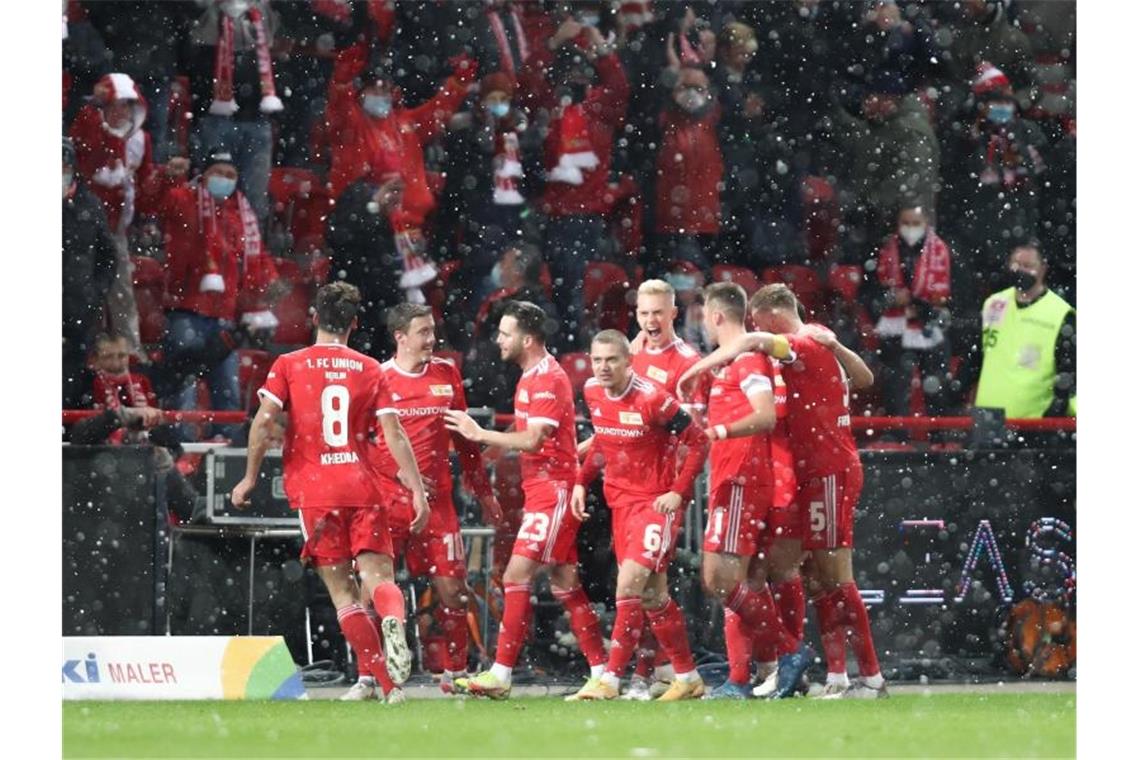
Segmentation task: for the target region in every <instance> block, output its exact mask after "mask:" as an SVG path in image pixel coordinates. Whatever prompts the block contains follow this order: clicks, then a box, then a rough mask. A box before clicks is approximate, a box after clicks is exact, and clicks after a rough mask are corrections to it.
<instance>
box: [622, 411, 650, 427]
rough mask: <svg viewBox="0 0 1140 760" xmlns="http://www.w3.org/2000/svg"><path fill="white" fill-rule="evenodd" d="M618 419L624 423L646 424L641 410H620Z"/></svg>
mask: <svg viewBox="0 0 1140 760" xmlns="http://www.w3.org/2000/svg"><path fill="white" fill-rule="evenodd" d="M618 419H619V420H620V421H621V424H623V425H644V424H645V422H644V421H643V420H642V419H641V413H640V412H618Z"/></svg>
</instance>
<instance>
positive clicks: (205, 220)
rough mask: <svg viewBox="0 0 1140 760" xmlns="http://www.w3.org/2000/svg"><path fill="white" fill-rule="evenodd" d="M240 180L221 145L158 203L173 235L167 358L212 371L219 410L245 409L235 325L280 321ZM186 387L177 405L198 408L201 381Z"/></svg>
mask: <svg viewBox="0 0 1140 760" xmlns="http://www.w3.org/2000/svg"><path fill="white" fill-rule="evenodd" d="M237 179H238V171H237V168H236V167H235V166H234V164H233V156H232V155H231V154H230V153H228V152H227V151H225V150H223V149H220V148H215V149H213V150H211V151H210V155H209V158H208V159H207V162H206V165H205V167H204V170H203V172H202V175H201V176H200V177H197V178H196V179H194V180H192V181H189V182H174V181H173V180H170V181H167V182H166V183H165V187H164V191H163V192H162V193H161V196H160V200H159V203H158V211H159V214H160V217H161V219H162V228H163V231H164V232H165V236H166V308H167V310H168V313H167V334H166V339H165V341H164V357H163V363H164V365H170V366H171V367H175V366H178V367H182V368H183V369H184V370H185V371H187V372H188V373H192V374H199V373H200V374H205V375H206V377H207V381H208V384H209V388H210V403H211V408H213V409H237V408H239V406H240V405H239V403H238V380H237V354H236V352H234V351H233V350H232V349H233V341H232V338H231V337H230V334H229V331H230V329H231V328H232V327H233V326H234V323H236V322H237V321H238V320H239V318H240V320H241V322H242V323H243V324H244V325H246V326H247V327H248V328H249V329H250V330H253V331H268V330H272V329H274V328H276V326H277V320H276V318H275V317H274V316H273V313H272V312H271V311H269V309H268V304H269V303H270V300H271V299H272V297H273V295H274V292H275V291H277V290H278V287H277V286H276V285H275V281H276V280H277V269H276V267H274V265H273V259H272V258H270V256H269V252H268V250H267V249H266V247H265V244H264V243H263V242H262V239H261V233H260V230H259V228H258V224H257V216H256V214H255V213H254V210H253V208H252V206H250V203H249V201H248V200H247V199H246V197H245V195H243V194H242V193H241V192H239V191H238V190H237ZM271 285H274V287H270V286H271ZM172 371H173V370H172ZM183 380H189V378H184V379H183ZM179 385H180V387H179V388H177V389H176V392H177V398H176V399H175V403H176V404H177V407H176V408H178V409H190V408H193V407H194V393H193V391H194V385H193V384H192V383H189V384H186V383H185V382H180V383H179Z"/></svg>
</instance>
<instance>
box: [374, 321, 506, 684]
mask: <svg viewBox="0 0 1140 760" xmlns="http://www.w3.org/2000/svg"><path fill="white" fill-rule="evenodd" d="M388 330H389V332H391V334H392V338H393V340H394V341H395V343H396V355H395V356H394V357H392V358H391V359H389V360H388V361H386V362H384V363H383V364H382V365H380V367H381V369H382V370H383V371H384V380H385V382H386V383H387V385H388V389H389V390H390V391H391V393H392V406H393V407H394V408H395V409H396V414H397V415H399V417H400V424H401V425H402V426H403V427H404V430H405V431H406V432H407V434H408V438H409V439H410V440H411V442H412V451H413V452H414V453H415V455H416V463H417V464H418V465H419V468H420V473H421V474H422V475H423V479H424V485H425V486H426V488H427V495H428V506H429V507H430V508H431V516H430V517H429V518H428V524H427V528H426V529H425V530H424V531H423V532H422V533H419V534H418V535H413V534H412V533H411V524H412V521H413V519H414V517H415V514H414V510H413V509H412V494H411V492H410V491H409V490H408V489H407V488H405V487H404V486H403V485H402V484H401V483H400V482H399V480H398V479H397V478H396V470H397V467H396V462H395V461H394V460H393V458H392V454H391V452H389V451H388V450H387V449H384V448H380V447H377V448H376V449H375V453H376V454H377V456H378V459H377V462H376V464H377V470H378V471H379V472H380V474H381V484H382V485H381V489H382V491H383V492H384V493H385V495H387V496H388V497H389V498H388V499H386V502H387V503H388V504H389V510H388V529H389V530H390V531H391V534H392V548H393V549H394V550H395V553H396V556H397V557H403V558H404V563H405V564H406V565H407V568H408V573H409V574H410V575H412V576H429V577H430V578H431V583H432V587H433V588H434V589H435V592H436V594H437V595H438V599H439V606H438V607H437V618H438V619H439V622H440V625H441V627H442V629H443V631H444V635H445V637H446V639H447V655H446V657H445V665H444V671H443V677H442V679H441V680H440V688H441V689H442V690H443V691H444V692H445V693H451V692H452V691H453V687H454V683H455V679H456V678H461V677H464V676H466V675H467V565H466V557H465V556H464V554H463V539H462V537H461V536H460V534H459V518H458V516H457V515H456V514H455V504H454V502H453V501H452V482H451V466H450V463H449V461H448V456H447V452H448V447H449V445H450V444H451V443H452V442H454V444H455V450H456V451H457V452H458V453H459V462H460V465H461V466H462V469H463V474H464V477H465V478H466V481H467V485H468V486H469V487H470V489H471V491H472V493H474V494H475V496H476V498H478V500H479V503H480V505H481V506H482V507H483V519H484V521H485V522H486V523H488V524H490V525H495V524H497V523H498V522H499V521H500V520H501V519H502V511H501V510H500V508H499V502H498V501H497V500H496V499H495V495H494V493H493V492H492V490H491V483H490V481H489V480H488V478H487V473H486V470H484V468H483V456H482V454H481V452H480V451H479V447H478V446H477V445H475V444H474V443H472V442H471V441H468V440H467V439H466V438H464V437H463V436H460V435H456V434H453V433H449V432H448V431H447V428H446V427H445V426H444V420H443V413H444V412H446V411H447V410H449V409H459V410H461V411H465V410H466V409H467V398H466V395H465V394H464V392H463V378H462V377H461V376H460V374H459V370H458V369H457V368H456V367H455V365H454V364H452V363H451V362H449V361H445V360H443V359H439V358H436V357H433V356H432V349H433V348H434V347H435V319H434V318H433V317H432V311H431V307H430V306H424V305H422V304H411V303H402V304H398V305H397V306H393V307H392V308H391V309H389V310H388Z"/></svg>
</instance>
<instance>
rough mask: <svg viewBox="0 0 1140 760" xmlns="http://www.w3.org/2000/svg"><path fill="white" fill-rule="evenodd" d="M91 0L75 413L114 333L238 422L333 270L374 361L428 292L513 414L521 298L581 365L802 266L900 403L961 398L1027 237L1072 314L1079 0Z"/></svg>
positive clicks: (70, 73) (71, 303) (70, 42)
mask: <svg viewBox="0 0 1140 760" xmlns="http://www.w3.org/2000/svg"><path fill="white" fill-rule="evenodd" d="M63 5H64V14H65V24H64V40H63V59H64V83H63V84H64V87H63V116H64V119H63V132H64V136H65V140H64V148H63V164H64V183H63V193H64V217H63V224H64V330H63V338H64V372H65V386H64V400H63V403H64V407H65V408H77V407H82V406H84V405H91V404H95V405H101V404H102V400H101V399H99V398H96V397H95V395H96V391H95V390H94V388H95V386H94V385H93V384H92V381H91V377H92V372H95V375H94V376H95V377H99V376H100V374H99V372H98V371H96V369H95V368H94V365H91V361H92V357H93V354H94V353H95V351H94V350H95V349H96V347H97V345H103V346H106V345H111V344H110V343H107V339H106V338H104V339H102V341H103V342H101V343H99V344H97V343H96V336H97V335H98V334H100V333H109V334H110V335H111V336H113V337H114V338H115V339H119V338H121V339H122V341H123V342H122V344H121V345H123V346H125V349H126V351H127V352H128V353H129V354H130V355H131V357H132V359H131V361H132V365H133V366H134V367H135V369H134V370H133V371H135V372H137V373H138V374H140V375H148V376H149V377H150V379H151V381H152V384H153V387H154V392H153V394H151V393H150V392H149V390H148V393H144V394H141V396H140V398H143V400H144V401H145V403H142V404H140V405H141V406H145V407H148V408H149V407H151V406H152V405H162V406H165V407H167V408H178V409H187V408H194V407H195V406H197V405H203V406H206V407H209V408H213V409H223V410H225V409H239V408H242V406H243V404H244V403H245V400H244V398H243V393H242V388H241V386H240V384H239V376H240V374H241V372H242V367H241V366H240V364H239V357H240V356H241V353H240V352H239V351H238V350H237V349H239V348H240V347H243V346H244V347H252V348H253V349H268V350H282V349H284V348H287V347H290V346H292V345H294V344H297V343H302V342H305V340H306V338H305V336H306V335H307V330H308V328H309V325H308V321H307V320H308V317H307V313H306V312H305V307H306V306H307V304H308V302H309V298H310V296H311V294H312V293H313V292H315V288H316V286H317V285H318V284H319V283H321V282H323V281H326V280H328V279H336V278H343V279H346V280H348V281H350V282H352V283H353V284H355V285H357V286H358V287H360V289H361V291H362V293H363V294H364V297H365V299H366V309H365V311H364V314H363V317H362V324H361V329H360V330H359V332H358V336H357V338H356V339H355V340H357V341H359V343H358V344H357V347H358V348H361V349H363V350H365V351H368V352H370V353H373V354H376V355H384V354H386V353H388V351H389V347H388V346H387V345H386V340H387V336H386V331H385V330H384V329H383V327H384V316H385V310H386V309H387V307H389V306H391V305H394V304H396V303H399V302H401V301H405V300H408V301H413V302H426V303H430V304H431V305H432V306H433V307H434V308H435V309H436V310H437V315H438V317H439V318H440V319H439V320H438V321H439V322H440V324H441V325H442V327H441V334H440V336H439V337H440V340H441V341H442V346H443V348H445V349H448V350H452V351H455V352H458V353H459V354H460V355H461V356H463V357H465V359H466V366H465V369H464V375H465V377H467V378H468V379H469V380H472V379H473V378H474V380H473V381H472V383H471V389H470V391H469V394H468V397H469V400H470V401H471V403H472V404H473V405H480V404H486V405H490V406H501V405H503V404H509V400H510V394H509V393H504V392H503V389H504V388H509V387H510V380H511V378H509V377H508V376H507V375H508V374H509V370H508V369H507V368H505V367H504V366H502V364H501V363H499V361H498V358H497V352H496V351H495V350H494V348H493V337H494V336H493V325H494V319H495V316H496V314H497V312H498V308H497V302H500V301H502V300H503V299H504V298H507V297H526V298H527V299H528V300H532V301H534V302H536V303H539V304H540V305H541V306H542V307H543V309H544V310H546V311H547V313H548V314H549V315H550V317H551V319H550V324H551V327H552V341H551V345H552V348H554V349H556V350H558V351H560V352H563V353H565V352H573V351H578V350H582V348H583V346H585V345H586V344H587V342H588V339H589V336H590V335H591V334H592V333H593V332H594V331H596V330H597V329H599V328H602V327H618V328H619V329H623V330H626V331H632V330H635V329H636V326H635V325H634V324H633V323H632V321H631V320H630V319H629V310H630V309H631V303H632V301H631V299H629V298H627V296H626V294H627V293H631V292H632V291H634V290H635V289H636V285H637V283H638V282H639V281H640V280H641V279H643V278H645V277H651V276H656V277H663V278H665V279H667V280H668V281H669V282H670V283H671V284H673V286H674V287H675V288H676V290H677V292H678V298H679V301H680V304H679V305H680V306H681V307H682V308H681V315H682V316H681V319H682V322H683V323H682V324H681V325H679V327H678V333H679V334H680V335H681V336H682V337H684V338H685V339H687V340H690V341H692V342H694V343H697V344H699V343H701V340H702V336H701V334H700V328H699V326H700V316H699V315H700V302H699V291H700V288H701V287H702V286H703V285H704V284H707V283H709V282H711V281H713V280H714V279H720V278H730V279H736V280H737V281H739V282H741V284H742V285H745V287H746V288H750V285H752V286H754V285H756V284H758V283H759V282H761V281H777V280H783V281H787V282H789V284H790V285H791V286H792V287H793V289H794V290H796V292H797V293H798V294H799V295H800V297H801V300H803V301H804V303H805V304H806V305H807V306H809V307H810V308H811V310H812V312H813V313H812V315H811V316H813V317H814V318H815V319H818V320H819V321H821V322H824V323H826V324H829V325H831V326H832V327H833V328H835V329H836V331H837V332H838V333H839V334H840V336H841V338H842V339H843V340H844V342H846V343H847V344H848V345H851V346H853V347H857V348H858V349H859V350H861V351H862V352H863V353H864V354H865V355H867V356H868V357H870V358H873V359H874V360H875V362H874V364H875V366H876V368H877V369H878V370H879V374H880V376H881V378H882V380H881V382H880V388H879V390H880V393H879V395H878V398H877V399H874V400H873V403H874V404H877V408H878V409H879V410H881V411H884V412H886V413H891V414H907V413H909V412H910V411H911V410H912V407H911V404H912V401H913V399H912V393H911V391H910V388H911V379H912V376H914V377H918V378H919V379H920V383H919V386H917V387H921V388H922V391H923V392H924V393H923V394H922V395H924V396H925V398H924V399H923V402H924V403H925V408H926V411H927V412H929V413H948V412H952V411H954V410H955V409H958V408H960V407H961V404H962V403H963V401H964V397H965V391H966V390H967V389H966V388H964V387H962V386H963V385H964V383H963V382H962V381H961V377H962V376H969V372H968V370H964V369H963V367H969V366H971V365H976V364H977V362H978V359H977V357H978V356H980V349H979V348H978V346H979V344H980V340H979V334H980V328H981V322H980V320H979V313H980V309H981V307H982V304H983V301H984V300H985V299H986V298H987V297H988V296H990V295H991V294H992V293H994V292H996V291H999V290H1001V289H1002V288H1004V287H1006V286H1008V285H1010V284H1013V279H1011V277H1012V275H1013V274H1016V270H1017V268H1018V267H1017V265H1011V254H1012V253H1013V252H1014V251H1015V250H1017V249H1019V247H1022V246H1024V245H1026V244H1029V245H1030V246H1031V247H1032V249H1033V250H1034V251H1035V252H1036V255H1037V257H1038V260H1039V265H1038V267H1037V269H1036V270H1035V273H1041V275H1042V278H1043V277H1044V274H1043V273H1044V271H1045V269H1046V267H1045V262H1046V260H1047V261H1048V271H1049V280H1050V282H1049V285H1050V287H1052V288H1053V290H1054V291H1056V292H1058V293H1060V294H1062V295H1063V296H1064V297H1065V299H1066V300H1067V301H1068V302H1070V303H1072V302H1073V301H1074V297H1075V288H1074V286H1075V240H1076V229H1075V222H1076V210H1075V168H1076V166H1075V155H1076V149H1075V142H1076V119H1075V107H1074V102H1075V100H1074V86H1075V85H1074V81H1075V61H1076V51H1075V34H1074V32H1075V10H1074V7H1073V4H1071V3H1052V4H1050V3H1044V4H1042V3H1031V2H1013V3H1010V2H1008V0H1007V1H1000V0H961V1H960V2H922V1H921V0H913V1H911V2H907V1H906V0H867V1H865V2H858V1H851V2H846V1H845V2H837V1H835V0H789V1H788V2H751V1H747V2H746V1H743V0H738V1H734V0H719V1H718V2H711V1H710V2H702V1H698V0H692V1H679V2H665V1H664V0H622V1H620V2H619V1H618V0H607V1H593V2H553V1H544V0H514V1H513V2H511V1H504V0H473V1H471V2H458V1H456V2H451V1H442V0H420V1H418V2H408V1H405V0H352V1H349V0H297V1H296V2H280V1H277V0H273V1H272V2H271V1H270V0H184V1H183V2H162V3H149V2H81V1H80V0H65V2H64V3H63ZM598 262H603V263H602V264H599V263H598ZM132 272H133V274H132ZM148 277H150V278H151V279H148ZM147 283H150V284H151V285H153V286H154V288H152V289H150V290H148V289H147V287H146V285H147ZM1039 284H1040V283H1039ZM155 292H157V295H156V296H155V295H154V293H155ZM615 294H616V295H615ZM152 296H153V297H152ZM615 299H616V300H615ZM298 303H299V304H301V307H300V309H299V310H298V309H297V308H295V307H296V304H298ZM287 328H291V329H287ZM1073 330H1074V331H1075V327H1074V328H1073ZM298 331H299V333H300V334H299V337H298ZM1074 339H1075V338H1074ZM114 345H116V346H118V345H120V344H119V343H115V344H114ZM963 360H964V361H963ZM960 365H961V366H960ZM1074 371H1075V369H1074ZM104 385H105V383H104ZM199 385H201V386H202V387H201V388H199ZM99 387H103V386H99ZM116 387H118V386H116ZM124 387H126V388H128V390H129V388H130V387H132V386H131V384H130V383H128V384H127V385H126V386H124ZM154 394H156V396H155V395H154ZM119 395H120V396H123V398H124V399H125V401H126V405H127V406H131V405H135V404H134V397H135V396H139V395H140V394H137V393H126V392H124V394H119ZM127 396H129V397H130V398H126V397H127ZM151 398H155V399H156V400H154V401H153V402H152V401H150V400H147V399H151ZM144 419H150V418H149V417H146V416H145V415H144V416H140V417H139V419H138V420H135V419H133V418H131V419H130V420H127V418H126V417H124V416H122V415H119V416H118V417H116V420H117V421H119V422H124V421H129V422H130V423H131V425H135V426H137V425H138V424H142V422H143V421H144ZM105 422H107V424H111V423H112V422H113V421H112V420H111V419H110V417H108V418H107V420H106V421H105ZM151 422H154V423H155V424H157V423H156V422H155V421H153V420H152V421H151ZM147 424H148V425H149V424H150V423H147ZM187 432H188V433H189V431H187ZM200 432H202V431H195V433H200ZM205 432H206V433H211V432H218V433H221V434H223V435H232V434H233V432H234V431H233V430H229V429H226V428H218V429H217V430H216V431H205Z"/></svg>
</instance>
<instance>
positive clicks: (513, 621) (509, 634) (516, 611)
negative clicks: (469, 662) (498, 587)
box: [495, 583, 531, 668]
mask: <svg viewBox="0 0 1140 760" xmlns="http://www.w3.org/2000/svg"><path fill="white" fill-rule="evenodd" d="M530 607H531V605H530V584H529V583H505V584H503V620H502V622H501V623H500V624H499V644H498V646H497V647H496V649H495V663H496V664H498V665H502V666H504V667H507V668H514V666H515V663H516V662H518V660H519V654H520V653H521V652H522V648H523V644H525V643H526V635H527V626H528V625H529V624H530Z"/></svg>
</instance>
